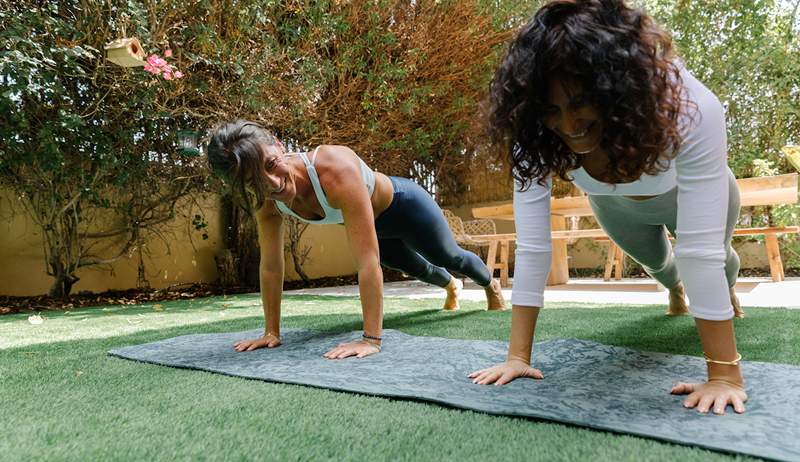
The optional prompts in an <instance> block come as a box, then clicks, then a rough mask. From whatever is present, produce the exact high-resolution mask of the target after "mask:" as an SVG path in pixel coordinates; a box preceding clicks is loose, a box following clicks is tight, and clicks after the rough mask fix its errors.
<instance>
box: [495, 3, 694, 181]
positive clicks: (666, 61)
mask: <svg viewBox="0 0 800 462" xmlns="http://www.w3.org/2000/svg"><path fill="white" fill-rule="evenodd" d="M676 60H677V58H676V56H675V54H674V52H673V48H672V39H671V37H670V36H669V34H668V33H667V32H665V31H664V30H663V29H661V28H660V27H659V26H658V25H656V24H655V23H654V22H653V20H652V19H651V18H650V17H649V16H648V15H647V14H645V13H644V12H643V11H641V10H638V9H633V8H630V7H628V6H627V5H625V2H624V1H623V0H555V1H551V2H549V3H547V4H546V5H544V6H543V7H542V8H541V9H539V11H537V12H536V14H535V15H534V17H533V19H532V20H531V21H530V22H528V23H527V24H526V25H525V26H523V27H522V29H521V30H520V31H519V33H518V34H517V36H516V38H515V39H514V40H513V41H512V43H511V45H510V46H509V49H508V52H507V53H506V55H505V57H504V58H503V60H502V62H501V64H500V66H499V67H498V68H497V71H496V72H495V75H494V78H493V79H492V82H491V86H490V89H489V101H488V104H487V109H488V114H487V116H488V120H487V131H488V134H489V136H490V138H491V140H492V142H493V143H494V144H495V145H499V146H500V147H501V150H502V151H501V152H503V153H505V154H503V155H508V156H509V159H510V167H511V172H512V175H513V177H514V178H515V179H516V180H517V181H519V182H520V184H521V186H522V188H523V190H524V189H526V188H527V187H529V186H530V184H531V182H532V181H537V182H538V183H540V184H544V181H545V179H546V178H547V177H548V176H550V175H552V174H557V175H558V176H559V177H561V178H562V179H563V180H566V181H570V180H571V178H568V177H567V172H569V171H570V170H573V169H575V168H577V167H578V166H580V163H581V156H580V155H578V154H576V153H574V152H572V151H571V150H570V149H569V148H568V147H567V146H566V145H565V144H564V143H563V142H562V140H561V139H560V138H559V137H558V135H556V134H555V133H553V132H552V131H550V130H548V129H547V128H546V127H545V125H544V124H543V121H542V116H543V115H544V112H543V109H544V108H545V106H546V104H547V103H548V95H547V91H548V88H549V86H548V85H549V83H550V80H551V79H553V78H558V79H561V80H571V81H574V82H577V83H578V84H580V86H581V87H582V89H583V94H584V95H586V96H587V97H588V98H589V101H590V102H591V103H592V104H593V105H594V106H595V107H596V108H597V110H598V111H599V113H600V116H601V117H602V119H603V122H604V127H605V128H604V131H603V137H602V140H601V144H600V146H601V147H602V148H604V149H605V150H606V151H607V152H608V155H609V168H608V179H609V180H610V181H611V182H614V183H616V182H624V181H631V180H633V179H636V178H638V177H639V176H641V175H642V174H643V173H647V174H650V175H652V174H656V173H657V172H660V171H664V170H665V169H666V168H667V167H668V160H669V159H671V158H672V157H674V156H675V155H676V153H677V149H678V148H679V146H680V144H681V142H682V138H681V134H680V131H679V124H678V121H679V117H680V116H681V114H682V113H685V108H686V106H687V104H688V103H687V101H686V100H685V98H684V94H683V82H682V79H681V77H680V74H679V68H678V65H677V63H676Z"/></svg>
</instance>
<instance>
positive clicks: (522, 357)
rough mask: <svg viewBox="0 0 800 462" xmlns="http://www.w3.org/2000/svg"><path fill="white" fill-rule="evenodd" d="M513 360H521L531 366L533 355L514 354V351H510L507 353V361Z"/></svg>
mask: <svg viewBox="0 0 800 462" xmlns="http://www.w3.org/2000/svg"><path fill="white" fill-rule="evenodd" d="M511 361H520V362H523V363H525V364H527V365H528V366H530V365H531V356H530V355H519V354H514V353H512V352H510V351H509V352H508V355H506V362H509V363H510V362H511Z"/></svg>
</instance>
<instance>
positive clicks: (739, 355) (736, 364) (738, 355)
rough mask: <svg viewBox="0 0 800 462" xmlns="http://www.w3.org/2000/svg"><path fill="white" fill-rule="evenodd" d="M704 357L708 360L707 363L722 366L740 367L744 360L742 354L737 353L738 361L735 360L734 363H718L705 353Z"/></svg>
mask: <svg viewBox="0 0 800 462" xmlns="http://www.w3.org/2000/svg"><path fill="white" fill-rule="evenodd" d="M703 357H704V358H706V362H707V363H712V364H722V365H723V366H738V365H739V361H741V360H742V354H741V353H736V359H734V360H733V361H717V360H716V359H711V358H709V357H708V355H707V354H705V353H703Z"/></svg>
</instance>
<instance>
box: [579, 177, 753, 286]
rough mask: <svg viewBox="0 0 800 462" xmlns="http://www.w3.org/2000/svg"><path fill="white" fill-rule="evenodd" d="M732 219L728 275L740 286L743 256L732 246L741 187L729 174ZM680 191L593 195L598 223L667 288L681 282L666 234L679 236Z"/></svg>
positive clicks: (729, 222)
mask: <svg viewBox="0 0 800 462" xmlns="http://www.w3.org/2000/svg"><path fill="white" fill-rule="evenodd" d="M728 181H729V186H730V187H729V193H728V194H729V195H728V215H727V216H728V220H727V225H726V229H725V251H726V259H725V276H726V278H727V279H728V287H733V286H734V285H735V284H736V277H737V276H738V274H739V255H737V254H736V251H735V250H733V247H731V238H732V237H733V230H734V227H735V226H736V221H737V220H738V219H739V201H740V200H739V186H738V185H737V184H736V178H734V176H733V173H731V172H730V170H729V171H728ZM677 198H678V188H677V187H675V188H673V189H672V190H671V191H669V192H666V193H664V194H661V195H659V196H655V197H653V198H650V199H645V200H641V201H640V200H635V199H630V198H628V197H625V196H602V195H591V194H590V195H589V204H591V206H592V211H593V212H594V216H595V218H597V222H598V223H600V226H601V227H602V228H603V230H605V232H606V233H607V234H608V237H609V238H611V240H612V241H614V243H615V244H617V245H618V246H619V248H621V249H622V250H623V251H624V252H625V253H626V254H628V255H630V257H631V258H633V259H634V260H635V261H636V262H638V263H639V264H640V265H642V267H643V268H644V270H645V271H646V272H647V274H649V275H650V276H652V278H653V279H655V280H656V281H658V282H660V283H661V284H662V285H663V286H664V287H666V288H667V289H672V288H673V287H675V286H676V285H678V282H680V276H679V275H678V268H677V267H676V266H675V259H674V257H673V253H672V246H671V245H670V243H669V239H667V236H666V234H665V232H664V231H665V230H668V231H669V232H670V234H672V235H673V236H674V235H675V226H676V224H677V215H678V201H677Z"/></svg>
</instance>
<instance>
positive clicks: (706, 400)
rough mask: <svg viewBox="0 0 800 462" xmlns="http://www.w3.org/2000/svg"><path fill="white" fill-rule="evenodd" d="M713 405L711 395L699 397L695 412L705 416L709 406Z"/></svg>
mask: <svg viewBox="0 0 800 462" xmlns="http://www.w3.org/2000/svg"><path fill="white" fill-rule="evenodd" d="M713 403H714V396H713V395H702V396H701V397H700V402H699V403H698V404H697V412H701V413H703V414H705V413H706V412H708V410H709V409H711V405H712V404H713Z"/></svg>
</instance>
